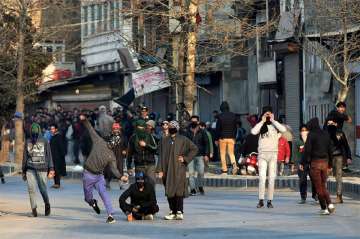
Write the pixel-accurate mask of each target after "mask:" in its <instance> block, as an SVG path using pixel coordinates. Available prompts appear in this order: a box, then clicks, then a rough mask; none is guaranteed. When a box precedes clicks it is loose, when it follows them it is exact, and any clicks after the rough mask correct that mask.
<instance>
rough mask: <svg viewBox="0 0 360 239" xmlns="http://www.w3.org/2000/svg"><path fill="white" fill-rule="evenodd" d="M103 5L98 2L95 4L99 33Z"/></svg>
mask: <svg viewBox="0 0 360 239" xmlns="http://www.w3.org/2000/svg"><path fill="white" fill-rule="evenodd" d="M102 11H103V5H101V4H99V5H98V6H97V18H96V20H97V32H98V33H100V32H102V30H103V29H102V21H103V13H102Z"/></svg>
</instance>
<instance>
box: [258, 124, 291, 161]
mask: <svg viewBox="0 0 360 239" xmlns="http://www.w3.org/2000/svg"><path fill="white" fill-rule="evenodd" d="M271 123H272V124H271V125H268V126H267V127H268V132H267V133H266V135H264V136H262V135H260V137H259V147H258V152H259V154H261V153H264V152H274V153H276V152H278V144H279V138H280V137H281V134H280V133H284V132H285V131H286V127H285V126H283V125H282V124H280V123H279V122H277V121H275V120H274V121H272V122H271ZM263 125H264V122H262V121H260V122H259V123H258V124H257V125H255V127H254V128H252V129H251V133H252V134H253V135H257V134H259V133H260V129H261V127H262V126H263ZM278 131H280V133H279V132H278Z"/></svg>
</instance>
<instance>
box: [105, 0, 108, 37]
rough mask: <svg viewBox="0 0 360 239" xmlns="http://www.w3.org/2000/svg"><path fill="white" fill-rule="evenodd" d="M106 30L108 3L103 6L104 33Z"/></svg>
mask: <svg viewBox="0 0 360 239" xmlns="http://www.w3.org/2000/svg"><path fill="white" fill-rule="evenodd" d="M107 30H108V3H107V2H105V4H104V31H105V32H106V31H107Z"/></svg>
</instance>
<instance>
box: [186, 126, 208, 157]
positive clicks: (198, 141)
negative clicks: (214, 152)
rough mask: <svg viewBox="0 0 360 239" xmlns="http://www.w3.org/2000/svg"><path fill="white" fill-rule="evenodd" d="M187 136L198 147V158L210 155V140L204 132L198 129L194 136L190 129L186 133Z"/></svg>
mask: <svg viewBox="0 0 360 239" xmlns="http://www.w3.org/2000/svg"><path fill="white" fill-rule="evenodd" d="M185 136H186V137H187V138H189V139H190V140H191V141H192V142H193V143H194V144H195V145H196V146H197V147H198V153H197V156H209V155H210V147H209V138H208V137H207V134H206V132H205V131H204V130H202V129H198V131H197V132H196V134H194V132H192V131H191V129H188V130H187V131H186V133H185Z"/></svg>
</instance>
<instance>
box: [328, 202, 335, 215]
mask: <svg viewBox="0 0 360 239" xmlns="http://www.w3.org/2000/svg"><path fill="white" fill-rule="evenodd" d="M328 211H329V212H330V213H334V212H335V206H334V204H332V203H330V204H329V205H328Z"/></svg>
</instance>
